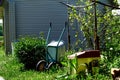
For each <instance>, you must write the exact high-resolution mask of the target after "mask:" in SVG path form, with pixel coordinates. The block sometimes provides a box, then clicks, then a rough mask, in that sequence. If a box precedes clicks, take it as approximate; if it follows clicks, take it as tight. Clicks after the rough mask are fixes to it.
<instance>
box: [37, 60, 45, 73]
mask: <svg viewBox="0 0 120 80" xmlns="http://www.w3.org/2000/svg"><path fill="white" fill-rule="evenodd" d="M45 66H46V61H45V60H40V61H39V62H38V63H37V65H36V70H37V71H44V70H45V69H46V68H45Z"/></svg>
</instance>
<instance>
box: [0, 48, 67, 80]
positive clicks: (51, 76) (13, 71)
mask: <svg viewBox="0 0 120 80" xmlns="http://www.w3.org/2000/svg"><path fill="white" fill-rule="evenodd" d="M0 51H1V52H0V76H2V77H4V78H5V80H55V79H56V77H57V76H59V75H61V74H63V73H64V72H65V71H63V70H61V69H59V70H56V71H54V72H53V71H52V70H50V71H46V72H38V71H35V70H29V71H27V70H26V71H25V70H21V67H23V65H22V64H20V63H18V61H17V59H16V58H15V57H14V56H12V55H11V56H5V55H4V52H3V51H2V50H0Z"/></svg>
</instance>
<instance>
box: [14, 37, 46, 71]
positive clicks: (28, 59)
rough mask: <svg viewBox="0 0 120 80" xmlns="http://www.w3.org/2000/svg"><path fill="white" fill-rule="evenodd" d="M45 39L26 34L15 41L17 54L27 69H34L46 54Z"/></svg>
mask: <svg viewBox="0 0 120 80" xmlns="http://www.w3.org/2000/svg"><path fill="white" fill-rule="evenodd" d="M45 50H46V47H45V40H44V39H43V38H38V37H33V36H25V37H22V38H20V40H19V42H16V43H15V54H16V57H17V58H18V60H19V62H20V63H23V64H24V67H25V69H34V68H35V66H36V64H37V62H38V61H39V60H41V59H43V58H44V57H43V56H45Z"/></svg>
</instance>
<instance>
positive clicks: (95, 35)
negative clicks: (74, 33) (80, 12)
mask: <svg viewBox="0 0 120 80" xmlns="http://www.w3.org/2000/svg"><path fill="white" fill-rule="evenodd" d="M94 21H95V28H94V42H95V44H94V45H95V46H94V49H95V50H99V37H98V35H97V15H96V0H94Z"/></svg>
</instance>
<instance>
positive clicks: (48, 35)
mask: <svg viewBox="0 0 120 80" xmlns="http://www.w3.org/2000/svg"><path fill="white" fill-rule="evenodd" d="M51 29H52V22H50V27H49V31H48V34H47V39H46V45H47V44H48V39H49V37H50V32H51Z"/></svg>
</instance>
